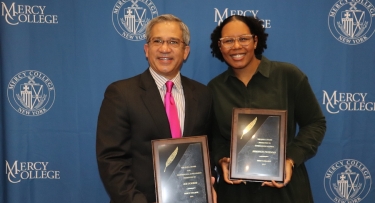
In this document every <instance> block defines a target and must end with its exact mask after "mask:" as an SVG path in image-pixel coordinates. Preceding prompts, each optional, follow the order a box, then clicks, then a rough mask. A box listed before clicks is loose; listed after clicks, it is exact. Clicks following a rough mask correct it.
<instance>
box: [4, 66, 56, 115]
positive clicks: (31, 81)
mask: <svg viewBox="0 0 375 203" xmlns="http://www.w3.org/2000/svg"><path fill="white" fill-rule="evenodd" d="M7 89H8V91H7V94H8V100H9V103H10V105H11V106H12V107H13V109H14V110H16V111H17V112H18V113H20V114H22V115H25V116H40V115H42V114H44V113H46V112H47V111H48V110H49V109H50V108H51V107H52V105H53V103H54V101H55V86H54V85H53V83H52V81H51V80H50V79H49V78H48V77H47V76H46V75H45V74H43V73H41V72H39V71H36V70H26V71H22V72H20V73H18V74H16V75H15V76H14V77H13V78H12V79H11V80H10V82H9V84H8V87H7Z"/></svg>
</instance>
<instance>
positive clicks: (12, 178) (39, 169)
mask: <svg viewBox="0 0 375 203" xmlns="http://www.w3.org/2000/svg"><path fill="white" fill-rule="evenodd" d="M48 163H49V162H18V161H17V160H16V161H15V162H14V163H13V164H9V163H8V161H7V160H5V165H6V171H5V174H6V175H7V176H8V181H9V182H11V183H19V182H21V180H35V179H50V180H51V179H60V171H54V170H47V165H48Z"/></svg>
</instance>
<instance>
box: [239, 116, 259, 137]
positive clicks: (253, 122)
mask: <svg viewBox="0 0 375 203" xmlns="http://www.w3.org/2000/svg"><path fill="white" fill-rule="evenodd" d="M256 122H257V117H255V118H254V120H253V121H251V122H250V123H249V124H248V125H247V126H246V128H245V129H243V131H242V135H241V138H240V139H242V137H243V135H245V134H246V133H248V132H249V131H250V130H251V129H252V128H253V127H254V125H255V123H256Z"/></svg>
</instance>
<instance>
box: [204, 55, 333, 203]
mask: <svg viewBox="0 0 375 203" xmlns="http://www.w3.org/2000/svg"><path fill="white" fill-rule="evenodd" d="M208 87H209V88H210V89H211V91H212V94H213V98H214V114H215V121H214V125H213V129H212V138H211V139H210V140H209V141H210V145H211V151H212V152H211V153H212V154H211V155H212V157H213V160H212V162H213V163H212V164H216V165H217V166H219V165H218V161H219V160H220V159H221V158H223V157H230V140H231V124H232V110H233V108H257V109H279V110H287V148H286V157H287V158H291V159H292V160H293V161H294V163H295V168H294V170H293V175H292V180H291V182H290V183H289V184H288V185H287V186H286V187H284V188H282V189H277V188H270V187H266V186H265V187H261V186H260V184H261V183H247V184H246V185H245V184H240V185H229V184H227V183H225V182H224V181H223V179H222V178H220V179H219V183H218V185H217V193H218V194H217V195H218V203H233V202H235V203H245V202H246V203H248V202H266V203H267V202H270V203H271V202H272V203H275V202H280V203H289V202H290V203H299V202H301V203H309V202H313V198H312V194H311V188H310V183H309V178H308V175H307V171H306V168H305V165H304V162H305V161H306V160H308V159H309V158H311V157H313V156H314V155H315V154H316V153H317V150H318V146H319V145H320V143H321V142H322V140H323V137H324V134H325V130H326V120H325V117H324V115H323V113H322V111H321V109H320V106H319V103H318V101H317V99H316V97H315V95H314V92H313V91H312V89H311V86H310V84H309V82H308V79H307V77H306V75H305V74H304V73H303V72H302V71H300V70H299V69H298V68H297V67H296V66H294V65H292V64H289V63H284V62H276V61H270V60H268V59H267V58H266V57H264V56H263V57H262V59H261V63H260V64H259V67H258V69H257V71H256V73H255V74H254V75H253V77H252V78H251V80H250V81H249V83H248V85H247V86H245V85H244V83H242V82H241V81H240V80H239V79H237V77H236V76H235V75H234V72H233V70H232V69H231V68H230V67H229V68H228V70H226V71H225V72H223V73H222V74H220V75H218V76H217V77H215V78H214V79H212V80H211V81H210V82H209V83H208ZM297 125H298V129H299V130H298V132H296V130H297ZM218 168H219V169H220V167H218ZM219 172H220V173H219V174H220V175H222V173H221V170H219Z"/></svg>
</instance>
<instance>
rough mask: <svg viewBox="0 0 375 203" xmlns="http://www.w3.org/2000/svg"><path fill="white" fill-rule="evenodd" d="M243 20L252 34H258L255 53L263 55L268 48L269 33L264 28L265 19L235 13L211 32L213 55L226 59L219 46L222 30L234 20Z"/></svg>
mask: <svg viewBox="0 0 375 203" xmlns="http://www.w3.org/2000/svg"><path fill="white" fill-rule="evenodd" d="M236 20H238V21H241V22H243V23H245V24H246V25H247V27H249V29H250V31H251V34H253V35H254V36H257V38H258V44H257V48H256V49H255V51H254V53H255V55H261V54H262V53H263V51H264V49H267V43H266V41H267V37H268V34H267V33H266V32H265V30H266V29H265V28H263V21H261V20H259V19H258V18H255V17H253V16H240V15H233V16H230V17H229V18H227V19H225V20H224V21H223V22H222V23H221V24H220V25H219V26H217V27H216V28H215V29H214V31H213V32H212V34H211V45H210V47H211V53H212V56H213V57H216V58H218V59H219V60H220V61H224V58H223V55H222V54H221V51H220V48H219V43H218V42H219V40H220V38H221V31H222V30H223V27H224V26H225V25H226V24H228V23H229V22H232V21H236Z"/></svg>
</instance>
